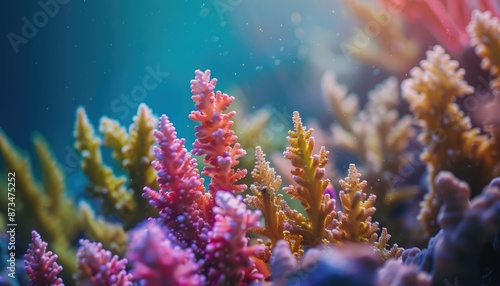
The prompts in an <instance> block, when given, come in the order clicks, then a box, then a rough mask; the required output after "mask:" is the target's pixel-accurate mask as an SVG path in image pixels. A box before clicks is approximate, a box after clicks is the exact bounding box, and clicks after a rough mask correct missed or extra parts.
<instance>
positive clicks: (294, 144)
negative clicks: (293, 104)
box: [283, 112, 335, 245]
mask: <svg viewBox="0 0 500 286" xmlns="http://www.w3.org/2000/svg"><path fill="white" fill-rule="evenodd" d="M293 123H294V129H295V130H294V131H289V133H288V134H289V136H288V137H287V139H288V142H289V143H290V146H289V147H287V148H286V151H285V152H284V153H283V155H284V156H285V158H286V159H288V160H290V161H291V162H292V165H293V167H295V169H294V170H292V171H291V173H292V175H293V179H294V181H295V182H296V183H297V185H292V186H289V187H286V188H283V190H284V191H285V192H286V193H288V194H290V195H291V196H292V197H294V198H297V199H299V200H300V201H301V203H302V205H303V206H304V207H305V210H306V212H307V214H308V220H307V221H296V222H295V223H296V224H297V225H298V226H300V228H301V230H296V231H298V232H300V234H301V235H302V234H306V233H309V234H308V235H307V236H306V237H304V243H305V244H306V245H317V244H320V243H322V241H323V238H324V237H325V229H326V227H327V226H328V225H329V224H330V223H331V222H332V220H333V218H334V216H335V201H334V200H333V199H331V198H330V195H328V194H325V189H326V187H327V186H328V184H329V183H330V180H328V179H323V177H324V176H325V169H324V167H325V165H326V164H327V163H328V154H329V152H328V151H326V149H325V148H324V147H322V148H321V149H320V152H319V154H312V152H313V149H314V143H315V142H314V137H312V136H311V135H312V132H313V130H312V129H309V130H307V128H306V127H305V126H303V125H302V121H301V118H300V116H299V113H298V112H294V113H293ZM287 215H288V216H290V217H292V216H294V217H296V218H299V217H298V216H296V215H293V214H288V213H287ZM292 233H293V232H292Z"/></svg>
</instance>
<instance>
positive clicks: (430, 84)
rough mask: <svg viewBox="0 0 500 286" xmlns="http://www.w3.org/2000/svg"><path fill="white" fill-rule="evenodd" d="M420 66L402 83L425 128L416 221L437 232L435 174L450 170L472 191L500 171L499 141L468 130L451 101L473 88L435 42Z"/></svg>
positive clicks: (468, 121)
mask: <svg viewBox="0 0 500 286" xmlns="http://www.w3.org/2000/svg"><path fill="white" fill-rule="evenodd" d="M420 66H421V67H416V68H414V69H412V71H411V78H410V79H407V80H405V81H404V82H403V84H402V89H403V96H404V97H405V99H406V100H407V101H408V102H409V103H410V108H411V110H412V111H413V113H414V114H415V116H416V118H417V119H418V120H419V124H420V126H421V127H422V128H423V130H422V133H421V134H420V135H419V140H420V142H421V143H422V144H423V146H424V150H423V152H422V154H421V159H422V161H424V162H425V163H426V164H427V169H428V172H429V183H430V189H429V192H428V194H427V195H426V197H425V200H424V202H423V203H422V205H421V211H420V215H419V219H420V220H421V221H422V222H424V225H425V228H426V230H427V231H428V233H431V234H433V233H436V232H437V231H438V226H437V224H436V216H437V213H438V211H439V205H440V204H439V202H438V200H437V197H436V187H435V185H434V181H435V178H436V176H437V174H438V172H440V171H441V170H449V171H451V172H452V173H454V174H455V175H458V176H460V177H461V178H462V179H464V180H465V181H467V182H468V183H469V184H470V185H471V187H472V188H473V190H475V191H476V193H473V194H472V195H473V196H474V195H477V192H478V191H480V190H481V189H482V187H484V186H485V185H486V184H487V183H488V182H489V180H491V179H492V178H493V177H495V176H498V175H500V166H499V162H500V158H499V157H498V156H499V152H498V151H497V150H498V148H499V147H498V143H497V142H496V141H495V140H494V139H492V137H491V136H489V135H481V134H480V130H479V129H478V128H472V127H471V123H470V120H469V118H468V117H466V116H464V114H463V112H461V111H460V110H459V108H458V105H457V104H455V103H454V101H455V100H456V98H457V97H459V96H462V95H465V94H470V93H472V92H473V88H472V87H471V86H469V85H468V84H467V83H466V82H465V81H464V80H463V76H464V73H465V71H464V70H463V69H459V67H458V62H456V61H453V60H451V59H450V56H449V55H447V54H446V53H445V51H444V49H443V48H442V47H440V46H436V47H435V48H434V49H433V50H431V51H429V52H427V59H426V60H424V61H422V62H421V64H420Z"/></svg>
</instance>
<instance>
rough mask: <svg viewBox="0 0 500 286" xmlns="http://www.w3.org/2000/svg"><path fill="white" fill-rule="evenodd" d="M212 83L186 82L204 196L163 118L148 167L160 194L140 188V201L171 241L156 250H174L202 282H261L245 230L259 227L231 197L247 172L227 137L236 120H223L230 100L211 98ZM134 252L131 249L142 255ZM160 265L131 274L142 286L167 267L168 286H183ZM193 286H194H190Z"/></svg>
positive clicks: (198, 77)
mask: <svg viewBox="0 0 500 286" xmlns="http://www.w3.org/2000/svg"><path fill="white" fill-rule="evenodd" d="M216 82H217V80H216V79H212V80H210V71H208V70H207V71H206V72H201V71H199V70H197V71H196V72H195V79H194V80H193V81H191V89H192V93H193V97H192V98H193V101H194V102H195V103H196V105H195V107H196V110H195V111H193V112H192V113H191V115H190V118H191V119H193V120H194V121H198V122H200V123H201V125H199V126H197V127H196V134H195V136H196V138H197V139H196V141H195V142H194V144H193V147H194V149H193V153H194V154H196V155H204V156H205V157H204V161H205V163H206V164H207V165H206V166H205V167H204V168H203V172H202V174H203V175H206V176H209V177H210V179H211V180H210V183H209V193H205V188H204V185H203V179H202V178H200V175H199V173H198V170H197V169H196V160H195V159H193V158H191V154H190V153H188V152H187V150H186V148H185V146H184V142H185V140H184V139H178V138H177V133H176V131H175V128H174V127H173V125H172V123H170V121H169V120H168V118H167V117H166V116H162V117H161V118H160V122H159V124H158V129H157V130H155V131H154V136H155V137H156V140H157V143H158V147H156V148H155V151H154V152H155V156H156V160H155V161H154V162H153V167H154V168H155V170H156V172H157V176H158V179H157V181H158V184H159V186H160V190H159V191H155V190H153V189H151V188H148V187H146V188H144V197H145V198H147V199H148V200H149V202H150V204H151V205H153V206H154V207H156V208H157V209H159V210H160V218H159V219H158V221H159V223H160V224H161V225H162V226H164V227H165V229H164V230H161V232H162V233H163V235H164V237H165V239H167V240H168V241H169V242H168V245H164V246H161V247H163V248H168V249H177V250H175V251H176V252H179V255H181V256H182V257H185V259H189V260H190V261H188V262H186V263H188V265H187V267H188V269H191V270H192V271H193V272H196V273H198V274H200V275H202V276H203V277H204V279H206V283H208V284H209V285H238V284H240V283H250V282H252V281H254V280H257V279H260V278H261V277H262V275H261V274H260V273H258V272H257V271H256V269H255V266H254V262H253V261H252V260H251V259H250V257H251V256H253V255H255V254H257V252H259V251H260V250H262V247H260V246H251V247H247V246H246V244H247V242H248V239H247V238H246V237H245V235H246V232H247V230H248V229H249V228H253V227H258V217H259V216H260V213H259V212H254V213H253V212H250V211H247V210H246V206H245V205H244V204H243V203H242V202H241V199H240V198H234V197H233V193H234V192H239V191H242V190H244V189H246V185H235V183H236V182H237V181H238V180H240V179H241V178H242V177H243V176H244V175H245V173H246V172H245V170H239V169H233V167H236V165H237V164H238V158H240V157H241V156H243V155H244V154H245V151H244V150H243V149H241V148H240V145H239V144H238V143H236V140H237V137H236V136H235V135H234V131H232V129H231V127H232V125H233V123H232V121H231V120H230V119H231V117H232V116H233V115H234V112H229V113H223V111H224V110H226V109H227V108H228V106H229V104H230V103H231V102H232V101H233V99H234V98H232V97H230V96H228V95H226V94H222V93H221V92H220V91H218V92H217V93H214V92H213V90H214V88H215V83H216ZM158 231H159V230H158ZM155 232H157V231H155ZM146 238H147V237H146ZM134 245H135V244H133V246H132V248H133V249H134V248H135V249H141V247H142V246H140V245H135V246H134ZM142 252H143V250H137V251H134V250H133V251H132V254H131V255H133V256H134V257H136V258H137V259H139V260H140V261H141V260H145V259H146V258H147V257H144V256H141V255H142V254H141V253H142ZM134 253H135V254H134ZM181 253H184V254H181ZM159 262H160V261H159ZM163 262H164V264H165V265H164V266H161V265H160V267H159V268H157V269H158V270H154V269H151V270H147V268H152V267H153V266H152V265H149V260H147V261H142V262H139V263H141V264H140V265H147V266H140V268H139V269H140V270H136V272H139V274H138V275H139V278H143V279H146V280H145V281H148V276H147V274H145V273H153V272H155V271H161V267H165V268H166V269H165V271H166V272H167V273H166V274H165V275H167V276H166V277H165V279H167V277H169V276H170V277H169V278H168V279H174V280H171V281H172V284H174V285H184V284H182V283H181V282H179V281H180V280H175V279H177V278H175V277H174V276H176V275H177V274H176V273H175V271H177V270H175V268H176V267H177V266H175V265H172V263H171V262H172V261H170V260H168V261H163ZM142 270H144V271H146V272H143V271H142ZM191 270H190V271H191ZM152 275H153V274H152ZM155 275H156V274H155ZM155 275H153V276H152V279H153V281H152V282H151V283H152V284H150V285H157V284H155V283H157V282H154V281H159V280H156V279H157V278H158V277H162V276H161V275H160V274H157V275H156V276H155ZM158 275H159V276H158ZM157 276H158V277H157ZM182 277H183V275H181V278H182ZM158 279H159V278H158ZM182 279H183V278H182ZM197 281H198V280H197ZM198 282H199V281H198ZM176 283H178V284H176ZM189 283H191V282H189ZM192 283H193V285H197V284H196V283H197V282H196V281H194V282H192ZM188 285H191V284H188Z"/></svg>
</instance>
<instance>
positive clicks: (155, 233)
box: [127, 220, 205, 286]
mask: <svg viewBox="0 0 500 286" xmlns="http://www.w3.org/2000/svg"><path fill="white" fill-rule="evenodd" d="M130 241H131V242H130V245H129V249H128V251H127V257H128V258H129V259H130V260H131V261H133V262H134V263H133V269H132V273H133V275H134V277H135V278H136V279H137V280H138V281H139V282H140V285H144V286H161V285H172V286H196V285H203V284H204V282H205V280H204V278H203V277H201V276H200V275H198V274H196V272H197V271H198V268H199V267H198V265H197V264H196V263H195V258H194V254H193V253H192V252H191V250H190V249H181V248H180V247H179V246H175V245H173V244H172V242H171V241H170V240H169V239H168V238H167V235H166V230H165V229H163V228H162V227H161V226H160V225H159V224H158V223H157V221H156V220H150V221H149V222H147V223H146V224H145V225H143V226H141V227H140V228H139V229H137V230H135V231H133V232H132V233H131V234H130Z"/></svg>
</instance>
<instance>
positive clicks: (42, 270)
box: [24, 231, 64, 286]
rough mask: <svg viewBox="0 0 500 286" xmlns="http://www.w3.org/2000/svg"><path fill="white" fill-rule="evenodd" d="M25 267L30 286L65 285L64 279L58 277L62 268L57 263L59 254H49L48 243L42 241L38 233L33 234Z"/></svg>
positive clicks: (33, 232)
mask: <svg viewBox="0 0 500 286" xmlns="http://www.w3.org/2000/svg"><path fill="white" fill-rule="evenodd" d="M24 259H25V260H24V266H25V270H26V273H27V274H28V276H29V277H30V280H29V282H28V285H29V286H38V285H63V286H64V284H63V282H62V279H61V278H59V277H57V275H58V274H59V272H61V270H62V267H61V266H59V265H58V264H57V262H56V260H57V254H52V251H48V252H47V243H46V242H44V241H43V240H42V238H41V237H40V234H38V232H36V231H32V232H31V243H30V244H29V246H28V252H27V253H26V254H25V255H24Z"/></svg>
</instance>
